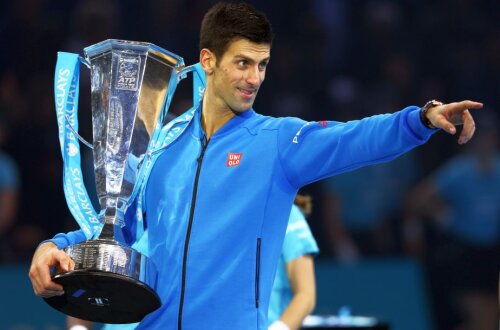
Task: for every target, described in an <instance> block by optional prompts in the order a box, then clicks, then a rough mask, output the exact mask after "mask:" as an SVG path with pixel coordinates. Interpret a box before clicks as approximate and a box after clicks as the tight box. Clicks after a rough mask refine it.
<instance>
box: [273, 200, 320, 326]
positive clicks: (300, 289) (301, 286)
mask: <svg viewBox="0 0 500 330" xmlns="http://www.w3.org/2000/svg"><path fill="white" fill-rule="evenodd" d="M311 211H312V202H311V197H310V196H306V195H301V194H297V196H295V200H294V204H293V205H292V211H291V213H290V219H289V220H288V226H287V229H286V234H285V240H284V241H283V249H282V251H281V256H280V260H279V262H278V268H277V270H276V276H275V277H274V284H273V288H272V291H271V300H270V301H269V312H268V320H269V323H270V326H269V330H295V329H300V327H301V325H302V322H303V321H304V319H305V317H306V316H307V315H309V313H311V312H312V310H313V309H314V306H315V305H316V279H315V276H314V259H313V257H314V255H316V254H317V253H318V252H319V249H318V245H317V244H316V241H315V239H314V237H313V235H312V233H311V230H310V228H309V225H308V224H307V222H306V218H305V217H306V216H308V215H310V214H311Z"/></svg>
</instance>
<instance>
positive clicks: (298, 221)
mask: <svg viewBox="0 0 500 330" xmlns="http://www.w3.org/2000/svg"><path fill="white" fill-rule="evenodd" d="M318 252H319V249H318V245H317V244H316V241H315V240H314V237H313V235H312V233H311V229H309V225H308V224H307V221H306V219H305V218H304V215H303V214H302V212H301V211H300V209H299V207H298V206H297V205H295V204H294V205H292V212H291V213H290V219H289V220H288V226H287V228H286V234H285V239H284V241H283V250H282V251H281V256H280V260H279V261H278V268H277V270H276V276H275V278H274V284H273V288H272V291H271V300H270V301H269V312H268V319H269V324H271V323H273V322H274V321H276V320H277V319H279V318H280V316H281V314H283V311H284V310H285V309H286V307H287V306H288V304H290V301H291V300H292V298H293V291H292V288H291V286H290V281H289V279H288V273H287V270H286V264H287V263H289V262H291V261H292V260H294V259H297V258H299V257H302V256H305V255H314V254H317V253H318Z"/></svg>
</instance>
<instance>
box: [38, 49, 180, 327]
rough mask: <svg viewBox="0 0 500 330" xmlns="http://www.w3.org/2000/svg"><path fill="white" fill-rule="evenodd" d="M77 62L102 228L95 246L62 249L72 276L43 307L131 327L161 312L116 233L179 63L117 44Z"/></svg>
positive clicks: (139, 265) (136, 257)
mask: <svg viewBox="0 0 500 330" xmlns="http://www.w3.org/2000/svg"><path fill="white" fill-rule="evenodd" d="M84 55H85V61H86V62H87V64H88V65H89V66H90V70H91V103H92V125H93V157H94V172H95V181H96V191H97V195H98V198H99V204H100V207H101V212H100V213H99V220H100V222H101V223H103V224H104V225H103V227H102V231H101V232H100V234H98V237H96V238H95V239H90V240H87V241H85V242H83V243H80V244H75V245H72V246H69V247H67V248H65V249H64V251H65V252H66V253H67V254H68V255H69V256H70V257H71V258H72V259H73V260H74V262H75V269H74V270H73V271H70V272H66V273H60V274H55V275H54V276H53V280H54V281H55V282H57V283H60V284H61V285H63V287H64V291H65V294H64V295H63V296H58V297H52V298H47V299H45V300H46V301H47V303H49V304H50V305H51V306H52V307H54V308H56V309H58V310H60V311H62V312H63V313H65V314H68V315H71V316H74V317H78V318H82V319H85V320H90V321H95V322H103V323H132V322H138V321H140V320H141V319H142V318H143V317H144V316H145V315H147V314H148V313H150V312H152V311H154V310H155V309H157V308H158V307H159V306H160V305H161V301H160V299H159V297H158V295H157V294H156V292H155V286H156V279H157V271H156V268H155V265H154V264H153V263H152V261H151V260H149V259H148V258H147V257H146V256H145V255H143V254H141V253H139V252H138V251H136V250H134V249H132V248H131V247H129V246H126V245H125V244H123V243H120V242H118V241H117V240H116V239H115V238H116V236H115V234H116V233H117V231H119V230H123V228H122V227H123V226H124V223H125V221H124V214H125V211H126V210H127V208H128V206H129V205H130V203H131V198H132V194H133V191H134V188H135V187H136V184H137V182H138V181H139V180H140V179H141V178H139V173H140V167H141V164H142V163H143V160H144V157H145V155H146V153H147V151H148V146H149V145H150V144H151V139H152V136H153V132H154V131H155V129H156V128H157V125H158V122H159V119H160V118H161V116H162V114H163V115H165V109H164V108H165V104H164V103H165V98H166V95H167V93H168V90H169V88H171V87H172V86H170V84H171V78H172V76H173V75H175V74H177V73H178V72H179V71H180V70H181V69H182V68H183V67H184V61H183V59H182V58H181V57H179V56H177V55H175V54H172V53H170V52H168V51H166V50H164V49H161V48H159V47H157V46H155V45H153V44H149V43H143V42H131V41H122V40H106V41H103V42H101V43H98V44H95V45H93V46H90V47H87V48H85V50H84ZM173 88H174V89H175V86H174V87H173ZM160 121H161V119H160Z"/></svg>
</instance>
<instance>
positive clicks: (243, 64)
mask: <svg viewBox="0 0 500 330" xmlns="http://www.w3.org/2000/svg"><path fill="white" fill-rule="evenodd" d="M247 64H248V62H247V61H246V60H240V61H238V65H239V66H246V65H247Z"/></svg>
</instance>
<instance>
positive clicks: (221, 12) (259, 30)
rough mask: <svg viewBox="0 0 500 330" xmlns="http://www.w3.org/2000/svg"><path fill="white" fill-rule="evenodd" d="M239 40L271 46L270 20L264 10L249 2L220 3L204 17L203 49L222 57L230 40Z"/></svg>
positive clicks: (202, 24)
mask: <svg viewBox="0 0 500 330" xmlns="http://www.w3.org/2000/svg"><path fill="white" fill-rule="evenodd" d="M237 39H247V40H249V41H251V42H255V43H257V44H269V46H271V44H272V41H273V32H272V28H271V23H269V21H268V19H267V17H266V15H265V14H264V13H262V12H260V11H258V10H257V9H255V7H253V6H252V5H250V4H248V3H244V2H238V3H231V2H218V3H217V4H215V5H214V6H213V7H212V8H210V9H209V11H208V12H207V13H206V14H205V16H204V17H203V21H202V23H201V30H200V50H201V49H203V48H207V49H209V50H210V51H212V52H213V53H214V54H215V56H216V57H217V59H219V58H221V57H222V55H223V54H224V52H225V51H226V50H227V48H228V47H229V43H230V42H231V41H233V40H237Z"/></svg>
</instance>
